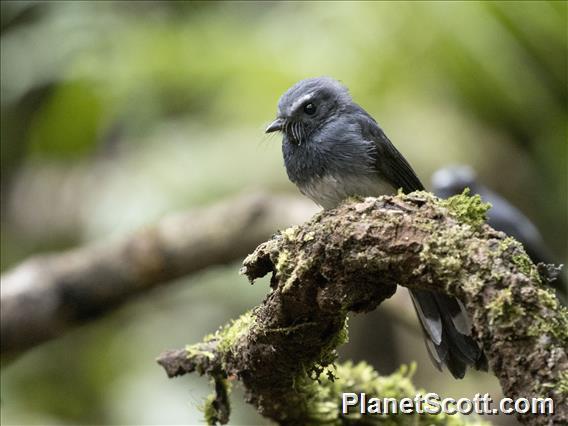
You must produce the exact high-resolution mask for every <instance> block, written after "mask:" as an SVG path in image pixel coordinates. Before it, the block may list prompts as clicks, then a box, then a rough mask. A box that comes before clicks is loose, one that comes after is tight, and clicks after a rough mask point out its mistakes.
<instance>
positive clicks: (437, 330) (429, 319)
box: [410, 290, 487, 379]
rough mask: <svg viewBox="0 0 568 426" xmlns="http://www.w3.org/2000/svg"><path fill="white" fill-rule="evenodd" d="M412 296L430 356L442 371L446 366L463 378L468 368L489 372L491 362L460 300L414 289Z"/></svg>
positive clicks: (459, 377)
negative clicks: (481, 346)
mask: <svg viewBox="0 0 568 426" xmlns="http://www.w3.org/2000/svg"><path fill="white" fill-rule="evenodd" d="M410 296H411V298H412V302H413V303H414V308H415V309H416V313H417V314H418V318H419V319H420V324H421V325H422V330H423V331H424V340H425V341H426V347H427V348H428V353H429V354H430V358H431V359H432V362H433V363H434V365H435V366H436V367H437V368H438V369H439V370H442V367H443V366H444V365H445V366H447V367H448V370H450V372H451V373H452V375H453V376H454V377H455V378H456V379H461V378H463V376H464V375H465V371H466V368H467V366H468V365H472V366H474V367H475V368H476V369H483V370H486V369H487V359H486V358H485V355H484V354H483V351H482V350H481V348H480V347H479V346H478V344H477V343H476V342H475V341H474V340H473V339H472V337H471V322H470V321H469V318H468V316H467V313H466V312H465V309H464V307H463V305H462V304H461V303H460V302H459V301H458V299H456V298H452V297H449V296H446V295H445V294H442V293H435V292H430V291H423V290H410Z"/></svg>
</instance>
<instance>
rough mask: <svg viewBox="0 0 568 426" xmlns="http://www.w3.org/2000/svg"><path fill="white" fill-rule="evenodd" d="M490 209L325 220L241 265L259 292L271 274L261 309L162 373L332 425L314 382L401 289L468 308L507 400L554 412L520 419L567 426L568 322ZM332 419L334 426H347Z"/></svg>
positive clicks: (387, 200) (426, 209) (335, 215)
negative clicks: (357, 316)
mask: <svg viewBox="0 0 568 426" xmlns="http://www.w3.org/2000/svg"><path fill="white" fill-rule="evenodd" d="M486 209H487V206H486V205H484V204H482V203H481V201H480V199H479V197H471V198H470V197H467V196H465V195H461V196H458V197H454V198H452V199H450V200H448V201H440V200H438V199H436V198H435V197H433V196H432V195H430V194H427V193H423V192H421V193H413V194H410V195H408V196H403V195H398V196H396V197H381V198H378V199H375V198H367V199H365V200H358V201H352V202H349V203H346V204H344V205H342V206H340V207H339V208H337V209H335V210H332V211H327V212H321V213H319V214H317V215H316V216H314V218H313V219H312V220H311V221H309V222H307V223H305V224H304V225H301V226H296V227H293V228H290V229H287V230H285V231H283V232H281V233H280V234H278V235H276V236H274V237H273V238H272V239H271V240H269V241H267V242H265V243H263V244H261V245H260V246H259V247H258V248H257V249H256V250H255V251H254V253H253V254H251V255H250V256H249V257H247V258H246V260H245V261H244V267H243V269H242V272H243V273H244V274H246V275H247V276H248V278H249V279H250V280H251V281H253V280H254V279H256V278H258V277H261V276H263V275H265V274H269V273H271V274H272V280H271V287H272V291H271V292H270V293H269V294H268V295H267V297H266V299H265V300H264V301H263V302H262V304H260V305H259V306H258V307H256V308H255V309H254V310H252V311H251V312H249V313H247V314H245V315H243V316H242V317H241V318H239V319H238V320H237V321H235V322H233V323H232V324H230V325H228V326H226V327H225V328H224V329H222V330H220V331H218V332H217V333H215V334H214V335H210V336H207V337H206V338H205V339H204V342H203V343H200V344H197V345H194V346H191V347H189V348H188V349H187V350H184V351H181V352H178V353H177V356H172V353H169V356H162V357H160V358H159V360H158V362H159V363H160V364H161V365H162V366H163V367H165V368H166V371H167V372H168V374H169V375H170V376H175V375H180V374H184V373H185V372H191V371H194V370H196V369H197V370H198V371H199V372H201V373H208V374H210V375H211V376H212V377H216V378H217V379H219V377H237V378H238V379H239V380H240V381H241V382H242V384H243V385H244V387H245V390H246V394H247V399H248V400H249V402H251V403H252V404H254V405H255V407H256V408H257V409H258V411H259V412H260V413H261V414H262V415H264V416H266V417H269V418H271V419H273V420H275V421H277V422H278V423H280V424H310V423H325V422H323V421H320V420H321V418H320V417H318V414H317V410H320V413H321V412H322V410H323V409H322V406H321V405H318V406H317V407H316V406H315V405H314V401H321V400H322V398H323V400H324V401H325V402H327V403H328V404H332V405H333V403H335V402H337V401H334V400H333V399H332V398H328V400H327V401H326V398H325V397H322V391H321V389H320V388H318V386H313V383H315V382H313V381H310V376H312V377H321V375H320V373H322V371H324V368H325V367H326V366H328V365H329V364H330V363H331V362H333V361H334V359H335V351H334V349H335V348H336V347H337V346H338V345H339V344H341V343H343V342H344V341H345V340H346V330H345V320H346V317H347V314H348V312H350V311H354V312H364V311H369V310H372V309H374V308H375V307H376V306H377V305H378V304H379V303H381V302H382V301H383V300H385V299H386V298H388V297H390V296H391V295H392V294H393V293H394V291H395V290H396V286H397V284H399V285H402V286H405V287H408V288H419V289H426V290H435V291H441V292H445V293H447V294H450V295H454V296H457V297H458V298H460V299H461V300H462V301H463V303H464V305H465V306H466V308H467V311H468V313H469V314H470V316H471V318H472V322H473V335H474V337H475V339H476V340H477V341H478V342H479V343H480V344H481V345H482V347H483V350H484V351H485V354H486V356H487V358H488V361H489V366H490V369H491V371H492V372H493V373H494V374H495V375H496V376H497V377H498V379H499V381H500V383H501V386H502V388H503V392H504V394H505V395H506V396H508V397H511V398H518V397H526V398H531V397H551V398H553V400H554V401H555V413H554V415H552V416H534V415H519V416H518V419H519V420H520V421H521V422H524V423H527V424H566V423H567V422H568V384H567V383H568V377H567V376H568V373H567V371H568V357H567V353H566V351H567V348H568V314H567V312H566V309H565V308H562V307H560V306H559V304H558V302H557V300H556V298H555V297H554V295H553V293H552V292H551V291H550V290H549V288H548V287H547V286H546V285H545V284H543V281H545V277H542V276H540V275H539V270H538V269H537V267H536V266H535V265H533V264H532V263H531V262H530V260H529V258H528V257H527V255H526V254H525V252H524V250H523V248H522V246H521V245H520V244H519V243H517V242H516V241H514V240H513V239H511V238H507V237H506V236H505V235H504V234H503V233H500V232H497V231H495V230H493V229H492V228H490V227H489V226H487V225H485V224H484V214H485V211H486ZM204 345H205V346H204ZM204 348H206V349H204ZM204 353H205V354H206V355H205V356H204ZM204 359H205V360H206V362H205V363H203V362H202V361H203V360H204ZM174 360H175V361H174ZM188 366H189V367H190V368H187V367H188ZM325 371H327V372H329V371H331V372H333V369H329V370H328V369H326V370H325ZM341 380H342V378H341V377H338V379H337V382H338V383H339V384H340V385H341V383H343V386H345V388H346V389H348V388H349V383H346V382H341ZM310 383H311V384H310ZM328 394H329V392H328ZM376 396H380V395H376ZM334 413H335V416H336V417H335V418H334V419H333V421H334V422H335V423H337V424H345V423H349V422H350V419H349V418H346V417H342V415H341V414H340V413H339V412H337V411H335V412H334ZM326 414H327V415H329V413H326ZM326 419H327V421H329V416H328V417H326ZM428 421H430V420H428ZM342 422H343V423H342ZM332 423H333V422H332Z"/></svg>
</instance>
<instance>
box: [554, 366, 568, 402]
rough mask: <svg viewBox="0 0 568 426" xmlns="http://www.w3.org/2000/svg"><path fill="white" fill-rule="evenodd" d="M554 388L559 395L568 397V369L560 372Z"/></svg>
mask: <svg viewBox="0 0 568 426" xmlns="http://www.w3.org/2000/svg"><path fill="white" fill-rule="evenodd" d="M556 389H558V392H559V393H560V395H563V396H565V397H568V370H564V371H562V372H561V373H560V377H559V379H558V382H557V383H556Z"/></svg>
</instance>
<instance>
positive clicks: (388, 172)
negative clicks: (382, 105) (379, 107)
mask: <svg viewBox="0 0 568 426" xmlns="http://www.w3.org/2000/svg"><path fill="white" fill-rule="evenodd" d="M356 108H357V109H358V111H357V113H358V114H357V116H358V118H359V123H360V125H361V132H362V133H363V137H364V138H365V139H366V140H372V141H373V142H374V143H375V147H376V159H375V161H376V169H377V171H378V173H380V174H381V175H382V177H383V178H384V179H386V180H387V181H388V182H389V183H391V184H392V186H394V187H395V188H402V190H403V191H404V192H405V193H409V192H412V191H420V190H423V189H424V185H422V182H420V179H418V176H416V173H415V172H414V170H412V167H410V164H408V161H406V159H405V158H404V157H403V156H402V154H401V153H400V152H398V150H397V149H396V148H395V146H394V145H393V144H392V142H391V141H390V140H389V138H388V137H387V135H385V133H384V132H383V130H382V129H381V128H380V127H379V125H378V124H377V122H376V121H375V120H374V119H373V117H371V116H370V115H369V114H367V112H366V111H365V110H364V109H363V108H361V107H359V106H356Z"/></svg>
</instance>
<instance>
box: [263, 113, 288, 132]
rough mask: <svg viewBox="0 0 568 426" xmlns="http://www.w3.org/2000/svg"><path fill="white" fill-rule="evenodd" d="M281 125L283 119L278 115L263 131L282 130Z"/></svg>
mask: <svg viewBox="0 0 568 426" xmlns="http://www.w3.org/2000/svg"><path fill="white" fill-rule="evenodd" d="M283 126H284V119H282V118H280V117H278V118H277V119H276V120H274V121H273V122H272V123H270V124H269V125H268V127H267V128H266V130H265V131H264V133H272V132H279V131H281V130H282V127H283Z"/></svg>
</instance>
